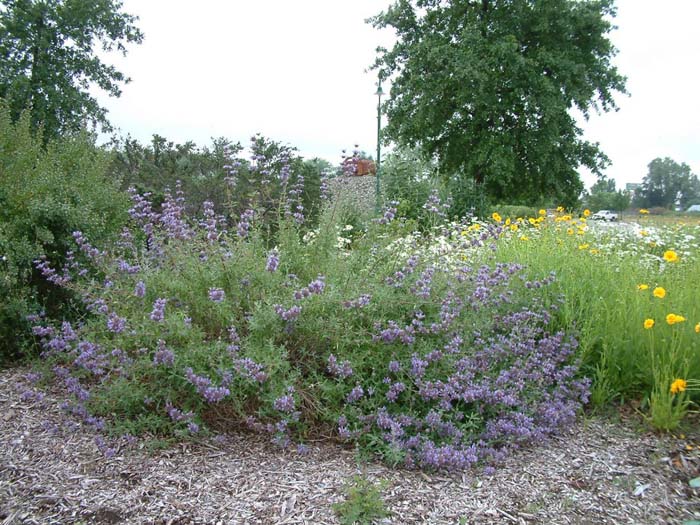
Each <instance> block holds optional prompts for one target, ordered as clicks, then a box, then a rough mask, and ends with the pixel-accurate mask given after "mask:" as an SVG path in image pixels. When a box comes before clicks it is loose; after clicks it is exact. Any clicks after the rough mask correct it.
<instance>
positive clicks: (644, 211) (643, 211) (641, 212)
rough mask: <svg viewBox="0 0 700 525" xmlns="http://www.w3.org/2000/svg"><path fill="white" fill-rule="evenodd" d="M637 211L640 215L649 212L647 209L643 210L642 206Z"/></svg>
mask: <svg viewBox="0 0 700 525" xmlns="http://www.w3.org/2000/svg"><path fill="white" fill-rule="evenodd" d="M639 213H640V214H641V215H647V214H648V213H649V210H645V209H644V208H642V209H641V210H639Z"/></svg>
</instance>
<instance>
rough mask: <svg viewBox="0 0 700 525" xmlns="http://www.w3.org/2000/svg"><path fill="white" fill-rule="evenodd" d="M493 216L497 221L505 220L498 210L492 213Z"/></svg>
mask: <svg viewBox="0 0 700 525" xmlns="http://www.w3.org/2000/svg"><path fill="white" fill-rule="evenodd" d="M491 218H492V219H493V220H494V221H496V222H501V221H502V220H503V219H502V218H501V216H500V215H499V214H498V212H497V211H495V212H493V213H492V214H491Z"/></svg>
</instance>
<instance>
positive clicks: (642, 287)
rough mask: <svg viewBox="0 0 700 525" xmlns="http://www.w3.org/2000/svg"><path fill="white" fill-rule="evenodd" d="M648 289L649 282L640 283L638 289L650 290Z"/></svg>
mask: <svg viewBox="0 0 700 525" xmlns="http://www.w3.org/2000/svg"><path fill="white" fill-rule="evenodd" d="M648 289H649V285H648V284H638V285H637V290H642V291H644V290H648Z"/></svg>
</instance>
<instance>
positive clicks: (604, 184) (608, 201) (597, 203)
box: [584, 176, 630, 212]
mask: <svg viewBox="0 0 700 525" xmlns="http://www.w3.org/2000/svg"><path fill="white" fill-rule="evenodd" d="M584 202H585V206H586V207H587V208H588V209H590V210H591V211H593V212H596V211H598V210H613V211H624V210H626V209H627V208H629V206H630V194H629V193H628V192H625V191H622V190H620V191H618V190H617V189H616V187H615V181H614V180H613V179H608V178H606V177H604V176H601V177H599V178H598V181H597V182H596V183H595V184H594V185H593V186H592V187H591V191H590V193H588V194H587V195H585V197H584Z"/></svg>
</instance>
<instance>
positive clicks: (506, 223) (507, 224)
mask: <svg viewBox="0 0 700 525" xmlns="http://www.w3.org/2000/svg"><path fill="white" fill-rule="evenodd" d="M505 225H506V226H510V217H508V218H507V219H506V222H505Z"/></svg>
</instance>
